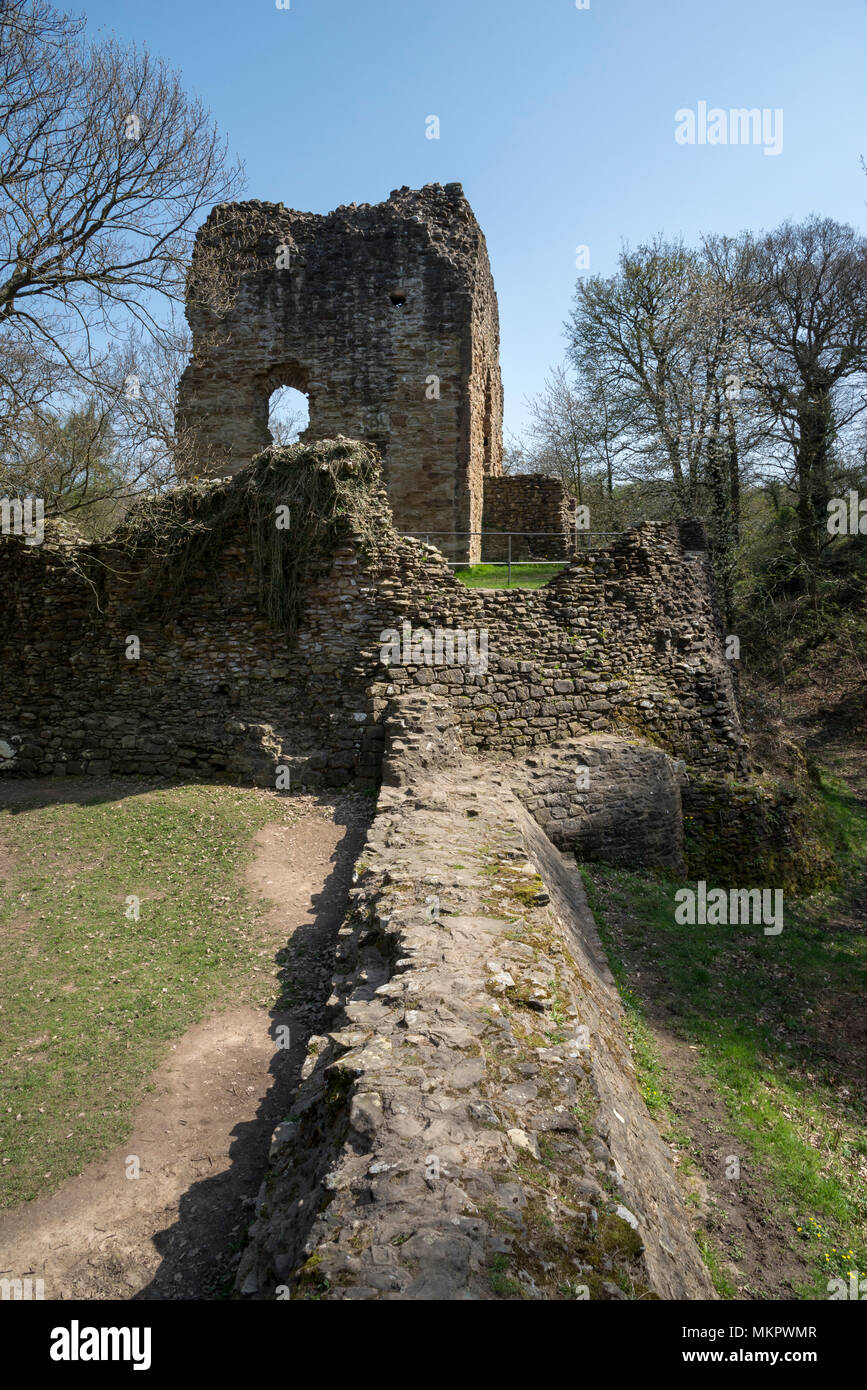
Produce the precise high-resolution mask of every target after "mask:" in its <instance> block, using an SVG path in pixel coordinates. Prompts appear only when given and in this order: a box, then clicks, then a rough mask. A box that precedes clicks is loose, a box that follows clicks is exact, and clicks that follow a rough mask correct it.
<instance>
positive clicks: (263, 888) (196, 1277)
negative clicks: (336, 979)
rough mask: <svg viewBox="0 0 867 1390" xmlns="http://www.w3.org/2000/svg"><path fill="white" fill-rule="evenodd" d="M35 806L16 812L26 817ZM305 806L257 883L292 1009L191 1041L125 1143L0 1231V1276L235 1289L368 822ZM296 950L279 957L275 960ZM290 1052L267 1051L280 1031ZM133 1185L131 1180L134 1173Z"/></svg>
mask: <svg viewBox="0 0 867 1390" xmlns="http://www.w3.org/2000/svg"><path fill="white" fill-rule="evenodd" d="M32 795H33V793H32V792H31V794H30V797H26V798H25V795H24V794H23V792H22V797H21V800H22V802H24V801H25V799H26V800H27V801H29V802H30V804H32V800H31V797H32ZM308 800H309V801H310V805H309V807H308V808H306V809H305V811H304V813H303V814H302V816H301V818H300V819H299V820H298V821H297V822H295V823H294V824H293V825H280V824H276V825H271V826H268V827H266V828H265V830H263V831H262V832H260V833H259V835H258V837H257V857H256V860H255V863H254V864H253V866H252V867H251V870H250V883H251V886H252V887H254V888H255V889H256V890H257V891H259V892H261V893H262V894H263V895H264V896H267V897H268V898H269V899H271V900H272V906H271V909H270V911H269V913H268V915H267V922H266V927H265V930H264V932H263V943H264V944H265V945H267V946H268V947H269V948H270V949H272V950H273V952H274V953H275V954H276V955H277V957H278V959H281V960H282V961H283V964H284V971H283V975H284V985H285V984H286V983H287V980H286V975H287V973H288V974H289V975H290V976H291V979H290V980H289V983H290V984H291V985H292V987H293V991H294V995H295V999H294V1000H293V1002H291V1003H289V1004H287V1005H286V1007H284V1008H282V1009H281V1010H280V1011H272V1012H268V1011H266V1010H259V1009H254V1008H247V1007H245V1008H233V1007H232V1001H231V1000H226V1001H223V1002H224V1004H226V1005H228V1007H227V1008H226V1009H225V1011H224V1012H221V1013H219V1014H216V1015H215V1016H214V1017H212V1018H210V1019H208V1020H206V1021H205V1022H203V1023H201V1024H198V1025H197V1026H196V1027H194V1028H191V1029H190V1030H189V1032H187V1033H186V1034H185V1035H184V1036H183V1037H182V1038H180V1039H179V1040H178V1041H177V1042H176V1043H175V1044H173V1045H172V1047H171V1051H170V1054H169V1056H168V1057H167V1058H166V1060H165V1062H164V1063H163V1064H162V1066H161V1067H160V1068H159V1069H158V1070H157V1072H156V1073H155V1074H154V1077H153V1082H152V1093H151V1095H150V1096H149V1097H148V1099H147V1100H145V1101H144V1102H143V1103H142V1105H140V1106H139V1108H138V1110H137V1111H136V1114H135V1118H134V1122H133V1129H132V1133H131V1135H130V1137H129V1138H128V1139H127V1140H126V1141H125V1142H124V1143H123V1144H122V1145H120V1146H118V1147H117V1148H115V1149H114V1150H113V1151H112V1152H111V1153H109V1154H108V1155H106V1156H105V1157H104V1158H102V1159H100V1160H99V1161H98V1162H96V1163H92V1164H90V1165H89V1166H88V1167H87V1168H86V1169H85V1171H84V1172H83V1173H81V1174H80V1175H79V1176H78V1177H75V1178H73V1179H71V1180H70V1181H69V1182H67V1183H65V1184H64V1186H63V1187H62V1188H61V1189H60V1190H59V1191H58V1192H56V1193H54V1194H53V1195H51V1196H49V1197H45V1198H40V1199H38V1200H37V1201H34V1202H31V1203H28V1204H26V1205H23V1206H21V1207H18V1208H16V1209H15V1210H13V1211H11V1212H9V1213H7V1214H5V1215H4V1216H2V1217H0V1251H2V1254H0V1274H2V1276H3V1277H6V1278H23V1277H25V1276H28V1275H29V1276H30V1277H32V1278H35V1279H42V1280H43V1281H44V1292H45V1297H46V1298H47V1299H71V1298H84V1299H129V1298H145V1299H199V1298H208V1297H219V1296H220V1295H221V1293H225V1292H226V1291H227V1290H228V1287H229V1286H230V1284H231V1279H232V1277H233V1271H234V1266H235V1265H236V1263H237V1259H238V1258H239V1253H238V1252H239V1250H240V1245H241V1241H242V1238H243V1234H244V1232H245V1230H246V1225H247V1221H248V1218H249V1214H250V1209H251V1208H252V1205H253V1202H254V1200H255V1195H256V1192H257V1190H258V1187H259V1184H260V1181H261V1179H262V1175H263V1173H264V1170H265V1166H266V1163H267V1155H268V1146H269V1142H270V1136H271V1133H272V1130H273V1128H274V1125H275V1124H276V1123H277V1122H278V1121H279V1120H280V1119H281V1118H282V1116H283V1115H284V1114H285V1112H286V1109H287V1108H288V1104H289V1098H290V1096H291V1094H292V1091H293V1089H294V1086H295V1083H296V1080H297V1069H298V1065H299V1058H300V1057H303V1054H304V1051H305V1048H306V1038H307V1036H308V1035H309V1032H310V1031H311V1026H312V1024H313V1023H314V1022H315V1021H316V1019H317V1017H318V1015H319V1012H320V1011H321V1008H322V1004H323V1003H324V998H323V997H322V989H323V981H324V983H325V984H327V980H328V979H329V978H330V958H331V955H332V953H333V941H334V936H335V934H336V931H337V928H338V927H339V925H340V920H341V917H342V913H343V909H344V904H345V900H346V892H347V890H348V886H349V883H350V879H351V873H352V865H353V862H354V859H355V855H356V853H357V849H358V845H359V844H360V841H361V838H362V837H363V827H364V823H365V818H366V809H365V807H364V806H363V805H362V804H361V802H360V800H359V799H357V798H347V799H346V800H345V801H343V802H341V803H339V804H336V805H335V804H326V803H316V802H314V801H313V800H312V799H308ZM287 943H291V945H290V946H289V950H288V952H287V953H286V954H285V955H283V954H281V953H283V952H284V951H285V949H286V947H287ZM281 1024H282V1025H284V1026H287V1027H288V1028H289V1030H290V1032H289V1036H290V1038H291V1043H292V1045H291V1047H290V1048H277V1047H276V1046H275V1041H274V1039H275V1030H276V1028H277V1027H278V1026H279V1025H281ZM134 1159H137V1160H138V1172H139V1176H138V1177H131V1176H127V1174H128V1173H131V1172H133V1171H135V1167H136V1165H135V1163H134V1162H132V1161H131V1160H134Z"/></svg>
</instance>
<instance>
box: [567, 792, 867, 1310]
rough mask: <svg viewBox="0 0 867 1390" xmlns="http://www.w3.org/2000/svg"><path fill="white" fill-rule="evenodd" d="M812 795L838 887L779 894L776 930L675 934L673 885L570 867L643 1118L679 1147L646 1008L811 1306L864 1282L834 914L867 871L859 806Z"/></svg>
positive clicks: (857, 1037) (854, 1046)
mask: <svg viewBox="0 0 867 1390" xmlns="http://www.w3.org/2000/svg"><path fill="white" fill-rule="evenodd" d="M824 796H825V800H826V803H827V805H828V808H829V811H830V813H831V816H832V818H833V820H834V822H835V825H836V834H837V840H838V855H839V862H840V864H841V867H842V869H843V874H842V879H841V882H843V883H847V882H848V885H849V890H848V893H847V890H846V888H845V887H844V888H841V890H840V892H839V894H838V895H837V896H836V897H835V896H834V895H833V894H826V895H824V896H823V897H820V896H816V897H814V898H810V899H806V900H803V901H800V902H796V901H791V900H789V901H787V902H786V903H785V913H784V929H783V931H782V933H781V934H780V935H779V936H777V937H772V936H764V934H763V933H762V931H761V928H760V927H749V926H745V927H731V926H728V927H715V926H704V927H703V926H690V927H683V926H678V925H676V924H675V921H674V893H675V891H676V888H677V887H678V886H681V885H677V884H674V883H670V882H665V881H661V880H653V879H649V878H647V877H644V876H642V875H639V874H634V873H629V872H626V871H623V870H619V869H613V868H610V867H607V866H601V865H587V866H584V868H583V870H582V872H583V874H584V877H585V882H586V884H587V888H588V894H589V896H590V901H591V906H592V908H593V911H594V914H595V916H596V920H597V923H598V925H599V929H600V934H601V935H602V937H603V940H604V943H605V946H606V949H607V951H608V956H609V960H610V963H611V967H612V970H613V971H614V974H615V976H616V978H617V981H618V985H619V987H620V991H621V996H622V999H623V1002H624V1006H625V1008H626V1010H627V1015H628V1019H629V1028H630V1033H631V1036H630V1041H631V1043H632V1045H633V1048H634V1058H635V1063H636V1068H637V1070H638V1076H639V1082H640V1084H641V1086H642V1089H643V1092H644V1095H645V1098H646V1100H647V1103H648V1105H649V1108H650V1109H651V1112H652V1113H653V1114H654V1116H655V1118H656V1119H657V1122H658V1123H659V1125H660V1128H661V1129H662V1130H663V1133H664V1136H665V1137H666V1138H667V1139H668V1140H669V1141H670V1142H672V1141H673V1142H675V1143H678V1141H679V1140H682V1139H683V1138H684V1136H683V1122H682V1121H679V1120H678V1119H677V1117H674V1116H672V1113H671V1110H670V1097H668V1096H667V1095H666V1091H665V1082H664V1078H663V1073H662V1071H661V1069H660V1066H659V1058H658V1056H657V1052H656V1049H655V1045H654V1038H653V1031H652V1026H651V1024H650V1022H649V1016H650V1013H651V1011H652V1008H657V1009H658V1008H661V1009H662V1011H663V1012H664V1015H665V1026H666V1028H668V1029H669V1030H670V1031H671V1032H672V1033H674V1034H675V1035H676V1036H679V1037H681V1038H683V1039H684V1040H685V1041H686V1042H687V1043H688V1044H689V1045H690V1046H691V1047H692V1048H693V1049H694V1051H693V1056H694V1057H695V1059H696V1061H697V1063H698V1066H699V1067H700V1069H701V1070H702V1072H703V1073H704V1074H705V1075H706V1076H707V1077H708V1078H709V1079H710V1081H711V1083H712V1085H713V1087H714V1088H715V1089H716V1091H717V1093H718V1094H719V1096H720V1097H721V1098H722V1099H723V1101H724V1103H725V1107H726V1110H727V1112H728V1115H729V1119H730V1126H731V1132H732V1134H733V1135H735V1136H737V1138H738V1139H739V1140H740V1142H741V1143H742V1144H743V1145H744V1146H745V1148H744V1151H745V1153H746V1154H749V1155H750V1161H751V1162H752V1163H753V1164H754V1165H757V1166H758V1168H759V1169H760V1170H761V1172H762V1173H763V1174H764V1176H765V1178H766V1180H767V1183H768V1185H769V1191H770V1192H771V1193H772V1194H773V1197H774V1201H775V1207H776V1209H777V1211H778V1212H779V1214H780V1215H781V1217H782V1218H783V1222H784V1226H788V1229H789V1231H790V1234H791V1241H792V1244H794V1243H795V1242H798V1241H802V1242H804V1245H805V1253H806V1255H807V1262H808V1265H809V1267H810V1270H811V1273H812V1277H813V1282H812V1284H811V1286H809V1287H804V1288H802V1289H800V1290H799V1293H800V1294H801V1295H802V1296H803V1297H808V1298H827V1297H828V1293H827V1288H826V1281H827V1280H828V1278H830V1277H831V1276H832V1275H842V1276H843V1277H844V1278H845V1277H848V1275H849V1273H850V1271H856V1272H857V1273H859V1274H860V1275H862V1276H863V1275H864V1274H865V1273H867V1263H865V1261H867V1141H865V1133H864V1120H865V1112H864V1100H863V1091H862V1092H861V1094H860V1095H859V1083H861V1082H863V1079H864V1064H865V1058H864V1054H863V1009H864V1004H863V1000H864V996H865V987H867V937H865V933H864V930H863V925H862V926H861V928H860V929H858V927H857V924H856V925H854V926H853V919H852V917H851V916H849V915H848V909H849V908H850V906H852V905H853V904H857V899H858V894H859V888H858V880H859V879H861V878H863V874H864V865H865V862H867V813H865V810H864V807H863V805H861V804H859V803H858V801H857V800H856V799H855V798H854V797H852V796H850V795H849V794H848V793H847V792H846V791H845V789H844V788H842V787H841V786H840V785H839V784H835V783H831V782H830V781H828V782H826V783H825V785H824ZM651 981H652V984H651V983H650V982H651ZM642 991H644V994H643V995H642ZM649 1006H650V1007H649ZM859 1020H860V1023H859ZM666 1130H668V1131H669V1132H668V1133H666ZM687 1145H688V1139H687ZM709 1243H710V1245H711V1246H712V1245H713V1241H712V1240H710V1242H709ZM706 1259H707V1262H708V1265H709V1267H710V1269H711V1272H712V1274H714V1275H715V1279H716V1282H717V1287H718V1290H719V1292H720V1293H721V1294H722V1295H723V1296H726V1294H729V1295H730V1294H731V1292H732V1290H731V1288H730V1286H727V1280H726V1277H725V1275H720V1274H719V1272H718V1270H716V1269H715V1261H714V1252H713V1250H712V1249H710V1250H708V1251H707V1252H706Z"/></svg>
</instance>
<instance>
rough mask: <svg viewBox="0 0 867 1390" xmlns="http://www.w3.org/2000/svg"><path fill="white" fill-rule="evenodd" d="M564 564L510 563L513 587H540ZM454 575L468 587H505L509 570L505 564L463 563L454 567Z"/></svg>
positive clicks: (562, 567) (558, 571) (557, 572)
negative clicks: (459, 567) (461, 566)
mask: <svg viewBox="0 0 867 1390" xmlns="http://www.w3.org/2000/svg"><path fill="white" fill-rule="evenodd" d="M565 568H566V566H565V565H556V564H551V565H541V564H535V565H531V564H527V565H517V564H516V565H512V584H511V587H512V588H513V589H541V587H542V585H543V584H547V583H548V580H549V579H553V578H554V575H555V574H559V573H560V571H561V570H562V569H565ZM455 575H456V576H457V578H458V579H459V580H460V581H461V583H462V584H466V586H467V588H468V589H506V588H508V587H509V584H508V578H509V571H508V567H507V566H506V565H465V566H464V567H463V568H462V569H456V570H455Z"/></svg>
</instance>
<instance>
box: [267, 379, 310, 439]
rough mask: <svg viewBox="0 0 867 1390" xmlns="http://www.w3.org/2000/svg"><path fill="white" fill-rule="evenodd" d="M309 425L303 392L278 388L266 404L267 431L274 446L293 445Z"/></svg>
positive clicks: (308, 411) (286, 387)
mask: <svg viewBox="0 0 867 1390" xmlns="http://www.w3.org/2000/svg"><path fill="white" fill-rule="evenodd" d="M309 423H310V405H309V402H308V400H307V397H306V396H305V394H304V392H303V391H296V390H295V387H294V386H278V387H277V390H276V391H272V393H271V399H270V401H269V402H268V429H269V431H270V433H271V438H272V440H273V441H274V443H275V444H280V445H284V444H295V443H296V442H297V439H298V436H299V434H300V433H301V431H302V430H306V428H307V426H308V425H309Z"/></svg>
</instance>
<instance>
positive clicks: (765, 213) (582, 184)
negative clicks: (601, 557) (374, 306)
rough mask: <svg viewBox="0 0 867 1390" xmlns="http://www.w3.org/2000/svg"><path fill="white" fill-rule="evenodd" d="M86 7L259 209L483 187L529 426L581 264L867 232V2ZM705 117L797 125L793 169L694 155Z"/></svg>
mask: <svg viewBox="0 0 867 1390" xmlns="http://www.w3.org/2000/svg"><path fill="white" fill-rule="evenodd" d="M56 2H57V3H58V5H59V7H60V8H65V5H64V4H63V0H56ZM69 7H70V8H73V6H72V5H70V6H69ZM82 7H83V8H84V10H85V13H86V14H87V16H88V20H89V24H90V27H91V28H92V29H96V28H104V29H106V30H112V31H114V32H115V33H116V34H117V35H118V37H120V38H130V39H137V40H142V41H144V42H146V43H147V44H148V46H149V47H150V48H151V49H152V50H153V51H154V52H156V53H159V54H160V55H162V56H164V57H165V58H167V59H169V60H170V61H171V62H172V64H173V65H174V66H177V67H179V68H180V69H181V71H182V73H183V76H184V79H185V82H186V85H187V87H188V88H189V89H191V90H193V91H195V92H197V93H198V94H199V95H200V96H201V97H202V98H203V99H204V100H205V102H206V103H207V104H208V105H209V106H210V108H211V110H212V111H213V114H214V115H215V117H216V118H217V120H218V122H219V124H220V127H221V128H222V130H223V131H224V132H225V133H226V134H227V135H228V137H229V139H230V142H231V145H232V148H233V149H234V150H235V151H237V153H238V154H240V155H241V157H242V158H243V160H244V161H245V163H246V166H247V177H248V185H247V192H246V196H248V197H254V198H262V199H265V200H270V201H274V202H281V201H282V202H284V203H286V204H287V205H288V206H290V207H295V208H300V209H304V210H307V211H312V212H328V211H329V210H330V209H332V208H334V207H337V206H338V205H339V204H341V203H350V202H359V203H360V202H369V203H373V202H380V201H382V200H383V199H384V198H387V197H388V194H389V192H390V191H391V190H392V189H393V188H397V187H400V186H401V185H403V184H408V185H410V186H411V187H414V188H416V187H420V186H421V185H422V184H424V183H432V182H439V183H449V182H460V183H462V184H463V186H464V190H465V192H466V194H467V196H468V198H469V200H470V202H471V204H472V206H473V209H474V211H475V213H476V216H477V217H478V219H479V222H480V223H481V226H482V228H483V230H484V232H485V235H486V237H487V242H488V249H489V251H490V255H491V263H492V267H493V271H494V279H495V283H496V286H497V293H498V296H499V302H500V329H501V340H502V365H503V378H504V385H505V393H506V427H507V430H510V431H512V432H519V431H520V429H521V426H522V422H523V420H524V418H525V408H524V398H525V396H526V395H528V394H532V393H533V392H535V391H537V390H538V389H539V388H540V386H541V384H542V381H543V378H544V376H545V373H546V371H547V370H548V368H549V367H550V366H551V365H552V364H553V363H555V362H557V361H559V360H561V359H562V357H563V352H564V339H563V332H562V324H563V320H564V318H565V317H566V315H567V313H568V309H569V304H570V300H571V297H572V292H573V288H574V283H575V280H576V277H577V275H578V273H579V272H578V271H577V270H576V247H577V246H579V245H581V246H587V247H588V248H589V252H590V269H591V271H592V272H595V273H602V274H608V273H610V272H611V271H612V270H613V269H614V266H615V262H616V258H617V254H618V252H619V250H620V247H621V244H622V243H623V242H624V241H628V242H630V243H631V244H633V245H634V244H637V243H638V242H640V241H642V240H645V239H647V238H650V237H651V236H653V235H654V233H656V232H664V233H666V234H667V235H670V236H676V235H682V236H683V237H684V238H686V239H687V240H693V239H695V238H696V237H698V235H699V234H700V233H701V232H702V231H718V232H732V233H733V232H736V231H738V230H740V229H741V228H743V227H750V228H753V229H759V228H761V227H770V226H773V225H775V224H776V223H778V222H780V221H782V220H783V219H784V218H786V217H792V218H796V219H797V218H801V217H803V216H805V215H806V214H808V213H810V212H819V213H821V214H823V215H828V216H832V217H835V218H838V219H839V220H840V221H845V222H851V223H852V224H853V225H854V226H856V227H858V228H859V229H860V230H865V212H867V207H865V205H867V177H865V175H864V173H863V171H862V169H861V167H860V163H859V161H860V158H861V156H862V155H867V82H865V79H864V60H865V55H867V3H865V0H821V3H819V2H817V0H809V2H808V0H727V3H719V0H716V3H710V2H709V0H655V2H654V0H590V8H589V9H584V10H579V9H577V8H576V4H575V0H291V8H290V9H288V10H281V9H278V8H277V6H276V4H275V0H147V2H146V3H142V0H89V3H88V0H82ZM701 101H704V102H706V103H707V104H708V106H709V107H720V108H723V109H724V110H726V111H727V110H729V109H731V108H735V107H758V108H760V109H765V108H769V109H771V110H775V109H777V108H781V109H782V111H783V148H782V152H781V153H780V154H778V155H765V154H764V153H763V150H762V148H761V146H753V145H731V144H730V145H709V144H704V145H698V144H696V145H693V146H685V145H680V144H678V143H677V142H676V141H675V138H674V135H675V125H676V123H675V112H676V111H678V110H679V109H681V108H691V109H693V110H695V109H697V107H698V103H699V102H701ZM430 115H436V116H438V117H439V120H440V139H439V140H429V139H426V138H425V129H426V118H427V117H428V116H430Z"/></svg>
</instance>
